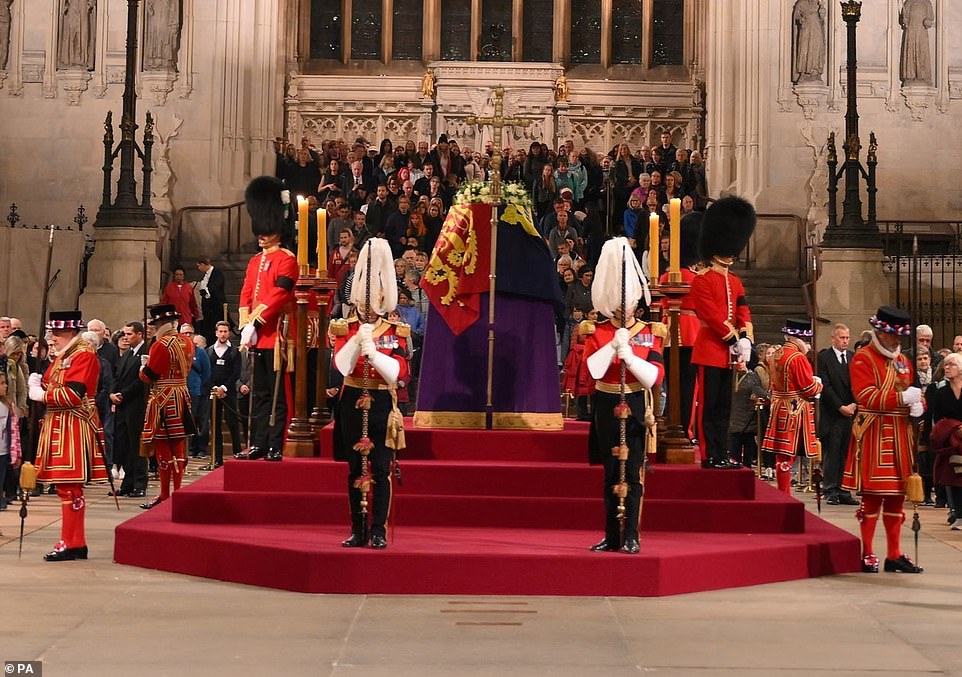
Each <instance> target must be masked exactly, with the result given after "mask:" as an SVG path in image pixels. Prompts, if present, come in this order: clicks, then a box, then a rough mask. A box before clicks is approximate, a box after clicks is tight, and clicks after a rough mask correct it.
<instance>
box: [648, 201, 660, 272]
mask: <svg viewBox="0 0 962 677" xmlns="http://www.w3.org/2000/svg"><path fill="white" fill-rule="evenodd" d="M660 231H661V222H660V221H659V219H658V215H657V214H651V215H649V216H648V273H649V277H650V278H651V281H652V282H654V283H657V282H658V260H659V254H660V252H659V249H661V233H660Z"/></svg>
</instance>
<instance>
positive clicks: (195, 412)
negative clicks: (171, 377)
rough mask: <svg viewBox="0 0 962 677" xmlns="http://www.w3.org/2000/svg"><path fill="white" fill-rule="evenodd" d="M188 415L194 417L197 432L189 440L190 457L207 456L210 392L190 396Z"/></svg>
mask: <svg viewBox="0 0 962 677" xmlns="http://www.w3.org/2000/svg"><path fill="white" fill-rule="evenodd" d="M190 413H191V416H193V417H194V424H195V425H196V426H197V432H196V433H195V434H194V436H193V437H192V438H191V440H190V455H191V456H207V455H209V454H210V447H209V446H208V444H209V443H210V435H211V431H210V391H206V392H205V391H203V390H202V391H201V392H200V394H198V395H191V396H190Z"/></svg>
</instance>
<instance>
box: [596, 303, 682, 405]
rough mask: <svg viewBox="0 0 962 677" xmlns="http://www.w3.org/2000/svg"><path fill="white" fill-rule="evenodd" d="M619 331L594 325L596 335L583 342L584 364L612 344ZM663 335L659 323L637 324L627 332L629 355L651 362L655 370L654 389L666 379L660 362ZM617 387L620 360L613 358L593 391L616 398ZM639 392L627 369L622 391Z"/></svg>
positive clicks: (610, 325) (602, 324) (603, 324)
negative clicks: (656, 373) (630, 353)
mask: <svg viewBox="0 0 962 677" xmlns="http://www.w3.org/2000/svg"><path fill="white" fill-rule="evenodd" d="M618 329H619V327H617V326H616V325H615V323H613V322H599V323H598V324H597V325H595V333H594V334H591V335H590V336H589V337H588V340H587V341H585V357H584V359H585V361H587V360H588V358H589V357H591V356H592V355H594V354H595V353H596V352H597V351H598V350H600V349H601V348H603V347H604V346H606V345H608V344H609V343H611V342H612V341H613V340H614V338H615V332H616V331H618ZM665 331H666V330H665V325H663V324H660V323H658V322H652V323H648V322H641V321H636V322H635V323H634V324H633V325H632V326H631V327H629V328H628V345H629V346H631V352H632V353H634V354H635V355H637V356H638V357H640V358H642V359H643V360H647V361H648V362H651V363H652V364H653V365H655V367H657V368H658V378H657V379H656V381H655V386H657V385H658V384H659V383H661V381H662V379H663V378H664V376H665V366H664V364H662V361H661V349H662V343H663V342H664V336H665ZM620 383H621V360H620V359H618V356H617V355H615V358H614V359H613V360H612V361H611V364H610V365H608V371H606V372H605V375H604V376H602V377H601V378H600V379H599V380H598V381H596V382H595V388H596V389H598V390H600V391H602V392H606V393H612V394H618V390H619V387H620ZM655 386H652V387H655ZM642 388H643V386H642V385H641V383H640V382H639V381H638V379H636V378H635V376H634V374H632V373H631V370H629V369H626V370H625V391H626V392H638V391H640V390H642Z"/></svg>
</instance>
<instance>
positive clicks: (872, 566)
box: [862, 555, 878, 574]
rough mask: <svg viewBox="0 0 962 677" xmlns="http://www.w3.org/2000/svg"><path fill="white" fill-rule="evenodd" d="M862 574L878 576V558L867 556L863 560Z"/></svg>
mask: <svg viewBox="0 0 962 677" xmlns="http://www.w3.org/2000/svg"><path fill="white" fill-rule="evenodd" d="M862 573H863V574H877V573H878V557H876V556H875V555H866V556H865V557H863V558H862Z"/></svg>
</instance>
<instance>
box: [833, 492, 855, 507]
mask: <svg viewBox="0 0 962 677" xmlns="http://www.w3.org/2000/svg"><path fill="white" fill-rule="evenodd" d="M838 502H839V503H840V504H842V505H858V504H859V502H858V500H857V499H856V498H855V497H854V496H852V494H839V495H838Z"/></svg>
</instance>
